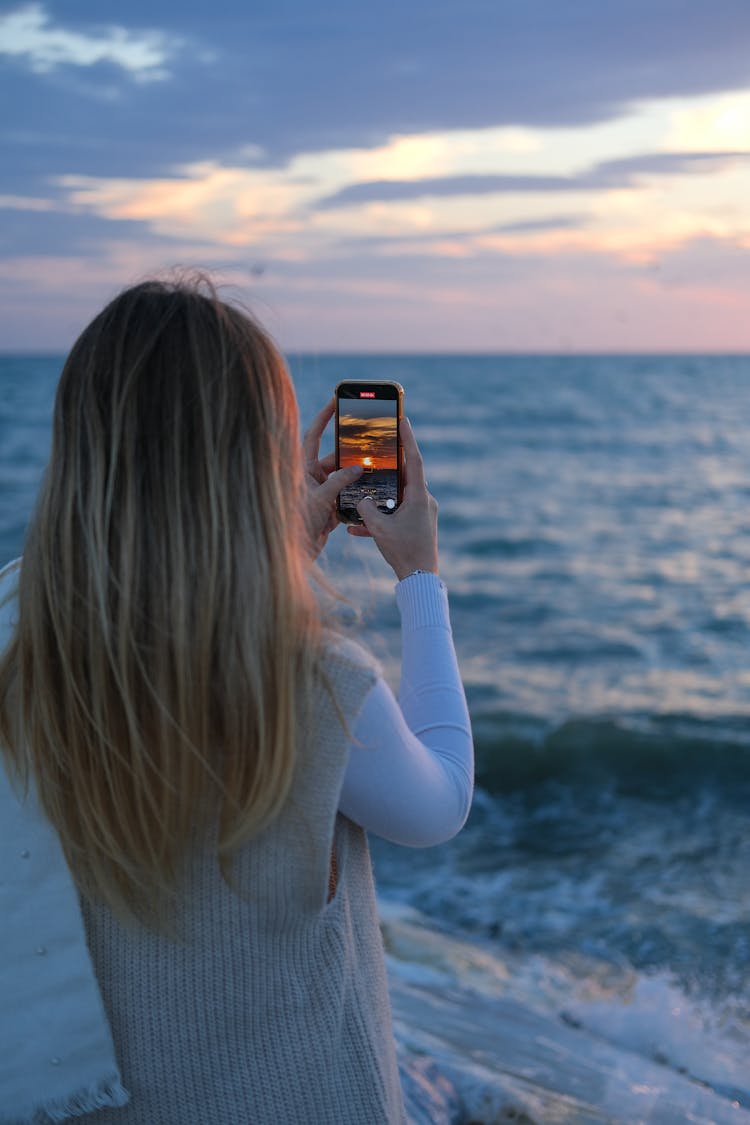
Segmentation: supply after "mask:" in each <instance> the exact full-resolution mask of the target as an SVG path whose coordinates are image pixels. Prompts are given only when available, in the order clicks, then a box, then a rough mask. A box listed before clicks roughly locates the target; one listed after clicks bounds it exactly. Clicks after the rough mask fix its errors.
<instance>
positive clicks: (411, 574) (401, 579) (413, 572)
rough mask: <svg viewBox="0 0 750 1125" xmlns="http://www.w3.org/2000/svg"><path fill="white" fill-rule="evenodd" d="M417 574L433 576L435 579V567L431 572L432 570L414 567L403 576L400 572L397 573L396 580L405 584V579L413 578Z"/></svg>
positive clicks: (436, 571)
mask: <svg viewBox="0 0 750 1125" xmlns="http://www.w3.org/2000/svg"><path fill="white" fill-rule="evenodd" d="M417 574H434V575H435V577H437V575H438V570H437V567H435V569H434V570H432V569H428V568H427V567H421V566H419V567H416V568H415V569H414V570H407V571H405V572H404V573H403V574H402V573H401V572H399V571H397V572H396V577H397V578H398V580H399V582H406V580H407V578H414V577H415V575H417Z"/></svg>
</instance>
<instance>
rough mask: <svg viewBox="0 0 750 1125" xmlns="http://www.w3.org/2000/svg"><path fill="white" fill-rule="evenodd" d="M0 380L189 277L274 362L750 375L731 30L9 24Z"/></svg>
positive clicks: (123, 18) (643, 12)
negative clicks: (279, 352)
mask: <svg viewBox="0 0 750 1125" xmlns="http://www.w3.org/2000/svg"><path fill="white" fill-rule="evenodd" d="M0 106H2V111H1V112H0V131H1V134H2V149H1V152H2V159H1V160H0V351H2V352H9V351H65V350H67V349H68V348H69V347H70V345H71V344H72V342H73V340H74V339H75V337H76V335H77V334H78V332H79V331H80V330H81V329H82V328H83V327H84V326H85V324H86V323H87V322H88V320H89V319H90V318H91V317H92V316H94V315H95V314H96V312H97V311H98V310H99V309H100V308H101V307H102V305H103V304H105V303H106V301H108V300H109V299H110V298H111V297H112V296H113V295H114V294H115V293H116V292H118V291H119V290H120V289H122V288H123V287H124V286H126V285H128V284H131V283H132V282H135V281H138V280H141V279H142V278H143V277H146V276H151V275H152V274H154V273H163V272H164V271H166V270H169V269H183V270H184V269H191V268H200V269H204V270H207V271H209V272H210V273H211V274H212V276H213V277H214V278H215V280H216V281H217V282H218V283H219V284H220V285H221V286H222V287H223V292H225V293H226V295H227V296H228V297H230V298H232V299H237V300H241V301H243V302H245V303H246V304H248V305H249V306H250V307H251V308H252V309H253V310H254V311H255V312H256V313H257V315H258V316H259V317H260V319H261V320H262V321H263V322H264V323H265V324H266V325H267V326H268V328H269V329H270V330H271V332H272V333H273V334H274V335H275V337H276V338H277V340H278V341H279V342H280V344H281V345H282V347H284V348H285V349H287V350H288V351H316V352H357V351H379V352H399V351H401V352H441V351H454V352H513V351H526V352H559V351H564V352H598V351H603V352H621V351H626V352H634V351H635V352H638V351H645V352H649V351H672V352H674V351H680V352H683V351H684V352H693V351H698V352H700V351H708V352H713V351H729V352H733V351H750V3H748V0H712V2H711V3H710V4H709V3H706V0H621V2H620V3H616V4H615V3H613V4H610V3H606V2H603V0H450V2H449V0H429V2H427V0H373V2H371V3H368V4H364V3H357V2H356V0H333V2H326V0H316V2H313V0H273V2H271V0H232V2H227V0H216V2H215V3H213V4H210V5H206V4H204V3H201V4H198V3H195V0H182V2H181V3H180V4H175V3H173V2H170V3H167V2H165V0H148V3H146V2H145V0H130V2H129V3H128V4H127V5H124V4H118V5H114V4H107V3H104V4H103V3H101V0H98V2H96V3H95V2H93V0H81V2H77V0H66V2H65V3H54V2H52V0H50V2H42V0H40V2H32V3H20V4H19V3H12V4H3V3H1V2H0Z"/></svg>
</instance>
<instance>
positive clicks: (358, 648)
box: [321, 629, 383, 685]
mask: <svg viewBox="0 0 750 1125" xmlns="http://www.w3.org/2000/svg"><path fill="white" fill-rule="evenodd" d="M321 654H322V664H323V670H324V672H325V674H326V676H327V677H328V678H330V677H331V676H334V677H335V678H338V677H339V676H340V677H342V678H346V679H351V678H352V677H356V679H357V680H361V681H362V682H363V684H365V685H371V684H374V683H375V681H376V680H377V679H379V678H380V677H381V676H382V674H383V673H382V669H381V667H380V664H379V663H378V661H377V660H376V658H375V657H374V656H373V654H372V653H371V652H370V651H369V650H368V649H367V648H365V647H364V645H362V644H360V643H359V642H358V641H355V640H354V638H353V637H349V636H346V635H345V634H344V633H339V632H337V631H336V630H334V629H326V630H324V632H323V636H322V644H321Z"/></svg>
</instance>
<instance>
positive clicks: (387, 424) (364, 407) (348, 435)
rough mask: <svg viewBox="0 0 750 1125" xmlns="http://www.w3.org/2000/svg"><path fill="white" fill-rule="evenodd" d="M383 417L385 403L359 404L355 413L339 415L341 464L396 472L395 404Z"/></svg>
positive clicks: (344, 466) (343, 467) (343, 412)
mask: <svg viewBox="0 0 750 1125" xmlns="http://www.w3.org/2000/svg"><path fill="white" fill-rule="evenodd" d="M390 405H391V407H392V409H391V410H390V411H389V412H387V413H384V409H383V402H382V400H380V401H374V402H363V401H358V402H357V404H356V409H355V408H352V409H351V410H349V411H348V412H345V407H344V402H343V401H342V402H341V408H340V409H341V413H340V414H339V441H340V453H339V464H340V465H341V468H342V469H345V468H346V467H347V466H348V465H363V466H364V467H365V468H371V469H395V468H396V453H397V448H396V447H397V442H396V401H395V399H394V400H393V402H392V403H391V404H390Z"/></svg>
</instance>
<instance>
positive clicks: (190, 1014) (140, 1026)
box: [80, 643, 405, 1125]
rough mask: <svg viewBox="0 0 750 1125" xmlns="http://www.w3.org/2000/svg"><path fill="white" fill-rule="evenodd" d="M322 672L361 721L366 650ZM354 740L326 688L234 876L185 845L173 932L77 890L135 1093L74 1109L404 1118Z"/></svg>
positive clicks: (261, 1117)
mask: <svg viewBox="0 0 750 1125" xmlns="http://www.w3.org/2000/svg"><path fill="white" fill-rule="evenodd" d="M326 674H327V678H328V682H329V684H330V687H331V689H332V692H333V694H334V696H335V698H336V700H337V701H338V705H339V708H340V709H341V711H342V712H343V715H344V716H345V718H346V720H347V724H348V725H349V727H350V728H351V724H352V721H353V720H354V718H355V717H356V715H357V713H358V711H359V709H360V707H361V705H362V702H363V701H364V697H365V695H366V693H367V691H368V689H369V688H370V687H371V685H372V683H373V682H374V671H373V669H372V667H371V665H370V662H369V659H368V658H367V657H366V656H365V654H364V653H362V650H361V649H359V648H358V647H357V646H354V645H351V644H348V643H339V644H337V646H336V648H335V649H332V650H331V652H330V657H329V659H328V661H327V664H326ZM347 744H348V735H347V732H346V730H345V729H344V728H343V727H342V724H341V721H340V718H339V716H338V714H337V712H336V708H335V706H334V704H333V703H332V701H331V698H330V695H329V693H328V692H327V691H321V693H320V697H319V699H318V700H317V702H316V708H315V715H314V721H313V722H312V723H311V724H310V729H308V730H307V731H306V732H305V734H304V738H303V740H302V744H301V746H300V748H299V760H298V765H297V768H296V771H295V777H294V781H293V785H292V790H291V793H290V797H289V799H288V801H287V803H286V805H285V806H284V808H283V810H282V812H281V814H280V815H279V816H278V817H277V819H276V820H275V821H274V822H273V823H272V824H271V826H270V827H269V828H267V829H266V830H265V831H264V832H263V833H262V834H261V835H259V836H257V837H255V838H254V839H253V840H252V841H251V842H250V843H249V844H247V845H246V846H245V847H244V848H243V850H242V851H241V853H240V854H239V855H238V856H237V858H236V862H235V864H234V868H233V878H232V880H231V883H232V886H230V885H228V883H227V882H226V881H225V880H224V879H223V877H222V875H221V873H220V871H219V866H218V862H217V860H216V856H215V853H213V852H212V849H211V848H206V849H204V850H203V851H202V853H201V854H200V855H197V856H196V857H194V858H191V860H190V861H189V870H188V874H187V878H186V880H185V882H184V885H182V884H181V888H180V895H179V903H178V907H177V919H176V920H177V925H178V932H179V934H180V937H179V939H178V940H175V939H171V938H169V937H166V936H163V935H159V934H157V933H154V932H153V931H151V930H149V929H146V928H141V927H138V926H136V925H124V924H121V923H120V922H118V921H117V920H116V919H115V918H114V917H113V916H112V914H111V913H110V911H109V910H107V909H106V908H105V907H104V906H102V905H101V904H95V903H92V902H89V901H85V902H84V903H83V904H82V906H83V914H84V920H85V925H86V932H87V939H88V943H89V948H90V951H91V956H92V960H93V963H94V967H95V970H96V975H97V978H98V981H99V984H100V987H101V992H102V997H103V1000H104V1005H105V1009H106V1012H107V1015H108V1018H109V1021H110V1026H111V1029H112V1034H113V1038H114V1044H115V1050H116V1054H117V1058H118V1062H119V1065H120V1071H121V1074H122V1079H123V1083H124V1085H125V1087H126V1088H127V1089H128V1090H129V1091H130V1095H131V1100H130V1103H129V1105H127V1106H125V1107H124V1108H122V1109H116V1110H114V1109H113V1110H104V1111H100V1112H98V1113H96V1114H93V1115H86V1116H85V1117H82V1118H80V1120H81V1121H86V1122H89V1121H90V1122H91V1123H92V1125H393V1123H403V1122H404V1121H405V1115H404V1108H403V1100H402V1094H401V1088H400V1084H399V1077H398V1069H397V1065H396V1057H395V1047H394V1040H393V1030H392V1023H391V1012H390V1004H389V999H388V991H387V981H386V974H385V963H384V956H383V946H382V940H381V936H380V929H379V925H378V917H377V911H376V904H375V893H374V887H373V879H372V869H371V864H370V857H369V851H368V847H367V839H366V836H365V833H364V832H363V831H362V829H361V828H359V827H357V826H356V825H354V824H353V823H352V822H351V821H349V820H347V819H346V818H345V817H343V816H341V815H339V814H337V805H338V799H339V794H340V791H341V785H342V779H343V774H344V770H345V768H346V754H347ZM332 847H333V852H334V855H335V868H336V873H337V884H336V890H335V894H334V896H333V898H332V899H331V900H330V901H329V874H330V871H331V853H332Z"/></svg>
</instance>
